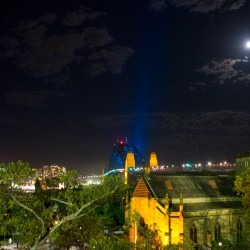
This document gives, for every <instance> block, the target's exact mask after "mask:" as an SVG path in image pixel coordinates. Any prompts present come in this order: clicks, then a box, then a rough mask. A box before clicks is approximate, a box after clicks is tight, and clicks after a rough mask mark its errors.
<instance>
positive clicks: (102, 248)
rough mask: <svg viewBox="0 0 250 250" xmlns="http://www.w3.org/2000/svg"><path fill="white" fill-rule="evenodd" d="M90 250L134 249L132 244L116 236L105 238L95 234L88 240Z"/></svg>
mask: <svg viewBox="0 0 250 250" xmlns="http://www.w3.org/2000/svg"><path fill="white" fill-rule="evenodd" d="M89 249H90V250H92V249H93V250H118V249H122V250H132V249H135V247H134V244H132V243H130V242H129V241H127V240H125V239H122V238H119V237H117V236H106V235H103V234H97V235H96V236H95V237H93V238H92V239H91V240H90V244H89Z"/></svg>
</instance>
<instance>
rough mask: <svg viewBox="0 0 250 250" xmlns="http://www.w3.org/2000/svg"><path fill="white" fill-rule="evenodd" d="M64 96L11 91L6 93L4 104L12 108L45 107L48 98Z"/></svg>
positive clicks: (41, 92)
mask: <svg viewBox="0 0 250 250" xmlns="http://www.w3.org/2000/svg"><path fill="white" fill-rule="evenodd" d="M61 96H64V94H63V93H49V92H48V91H45V90H44V91H39V92H38V91H31V92H28V93H24V92H18V91H13V92H10V93H7V94H6V95H5V98H4V102H5V103H6V104H7V105H12V106H25V107H35V106H46V103H47V101H48V99H49V98H57V97H61Z"/></svg>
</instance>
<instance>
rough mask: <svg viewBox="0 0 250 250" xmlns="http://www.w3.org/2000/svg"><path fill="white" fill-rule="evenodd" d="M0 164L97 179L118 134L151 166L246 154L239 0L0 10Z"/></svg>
mask: <svg viewBox="0 0 250 250" xmlns="http://www.w3.org/2000/svg"><path fill="white" fill-rule="evenodd" d="M0 8H1V10H0V13H1V14H0V29H1V35H0V65H1V69H0V70H1V77H2V78H1V92H0V93H1V99H0V102H1V109H0V128H1V130H0V131H1V132H0V152H1V154H0V162H5V163H7V162H10V161H16V160H19V159H20V160H22V161H27V162H29V163H30V165H31V167H36V168H39V167H41V166H43V165H50V164H58V165H61V166H66V167H67V169H77V170H78V171H79V172H80V173H100V172H101V169H102V167H103V166H107V165H108V164H109V160H110V154H111V152H112V146H113V144H114V143H116V141H117V138H118V139H125V138H127V140H128V143H131V144H134V145H135V146H136V147H137V148H138V150H139V151H140V152H141V154H142V157H143V158H144V159H147V158H148V155H149V153H150V152H156V154H157V156H158V159H159V164H161V163H162V164H164V163H167V162H173V163H178V162H180V163H181V162H186V161H191V162H196V161H198V160H201V159H204V161H205V160H206V161H207V160H211V161H218V162H219V161H221V160H226V161H230V162H233V161H234V158H235V155H236V154H237V153H239V152H242V151H248V150H249V149H250V141H249V140H248V137H249V136H250V105H249V103H250V101H249V100H250V99H249V97H250V92H249V83H250V70H249V65H250V63H249V56H250V48H249V46H247V42H248V41H250V29H249V22H250V16H249V10H250V3H249V2H247V1H244V0H238V1H231V0H222V1H216V0H211V1H206V0H200V1H196V0H194V1H186V0H146V1H142V0H139V1H132V0H129V1H128V0H121V1H119V2H114V1H111V0H107V1H105V2H103V1H100V0H92V1H88V0H87V1H84V3H83V2H82V1H79V0H76V1H74V2H70V1H66V0H62V1H58V0H55V1H53V2H52V3H51V1H47V0H45V1H42V2H34V1H26V2H25V5H24V3H22V2H20V1H17V0H10V1H8V2H2V3H0Z"/></svg>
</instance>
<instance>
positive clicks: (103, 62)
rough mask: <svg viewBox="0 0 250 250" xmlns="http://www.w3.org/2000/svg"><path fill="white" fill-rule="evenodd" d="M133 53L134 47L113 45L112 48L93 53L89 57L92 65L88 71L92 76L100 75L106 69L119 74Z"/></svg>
mask: <svg viewBox="0 0 250 250" xmlns="http://www.w3.org/2000/svg"><path fill="white" fill-rule="evenodd" d="M133 53H134V50H133V49H131V48H130V47H124V46H113V47H111V48H110V49H103V50H100V51H99V52H96V53H92V54H91V55H90V56H89V58H88V60H89V62H90V66H89V68H88V69H87V72H88V73H89V74H90V75H91V76H95V75H100V74H101V73H104V72H106V71H110V72H111V73H114V74H119V73H121V71H122V67H123V66H124V64H125V62H126V61H127V60H128V58H129V57H130V56H131V55H132V54H133Z"/></svg>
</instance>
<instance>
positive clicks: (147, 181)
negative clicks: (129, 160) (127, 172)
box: [126, 172, 249, 249]
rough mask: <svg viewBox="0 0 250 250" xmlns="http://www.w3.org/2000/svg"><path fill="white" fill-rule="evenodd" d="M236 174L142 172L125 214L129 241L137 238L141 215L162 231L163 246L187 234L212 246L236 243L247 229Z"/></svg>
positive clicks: (200, 244) (206, 247)
mask: <svg viewBox="0 0 250 250" xmlns="http://www.w3.org/2000/svg"><path fill="white" fill-rule="evenodd" d="M233 186H234V178H233V177H231V176H194V175H193V176H191V175H186V176H184V175H183V176H171V175H170V176H166V175H165V176H163V175H156V174H154V175H153V174H149V172H148V175H147V176H145V177H141V178H140V179H139V180H138V181H137V183H136V185H135V189H134V191H133V193H132V195H131V197H130V201H129V204H128V209H127V212H126V217H127V218H126V219H127V221H128V223H129V238H130V241H132V242H136V240H137V237H138V233H137V226H136V223H138V222H137V220H138V216H140V218H142V219H143V221H144V223H145V224H146V225H147V226H148V228H150V229H152V230H156V231H157V235H158V241H159V242H160V244H161V245H163V246H166V245H169V244H177V243H183V242H185V240H187V239H191V240H192V241H193V242H195V243H197V245H199V246H200V248H199V249H211V243H212V241H218V242H220V240H222V239H223V240H229V241H230V242H232V243H237V242H239V241H240V240H241V235H242V232H244V231H246V230H248V227H249V225H248V224H247V223H246V221H245V216H244V210H243V208H242V204H241V200H240V198H239V197H237V196H236V194H235V193H234V191H233Z"/></svg>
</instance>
